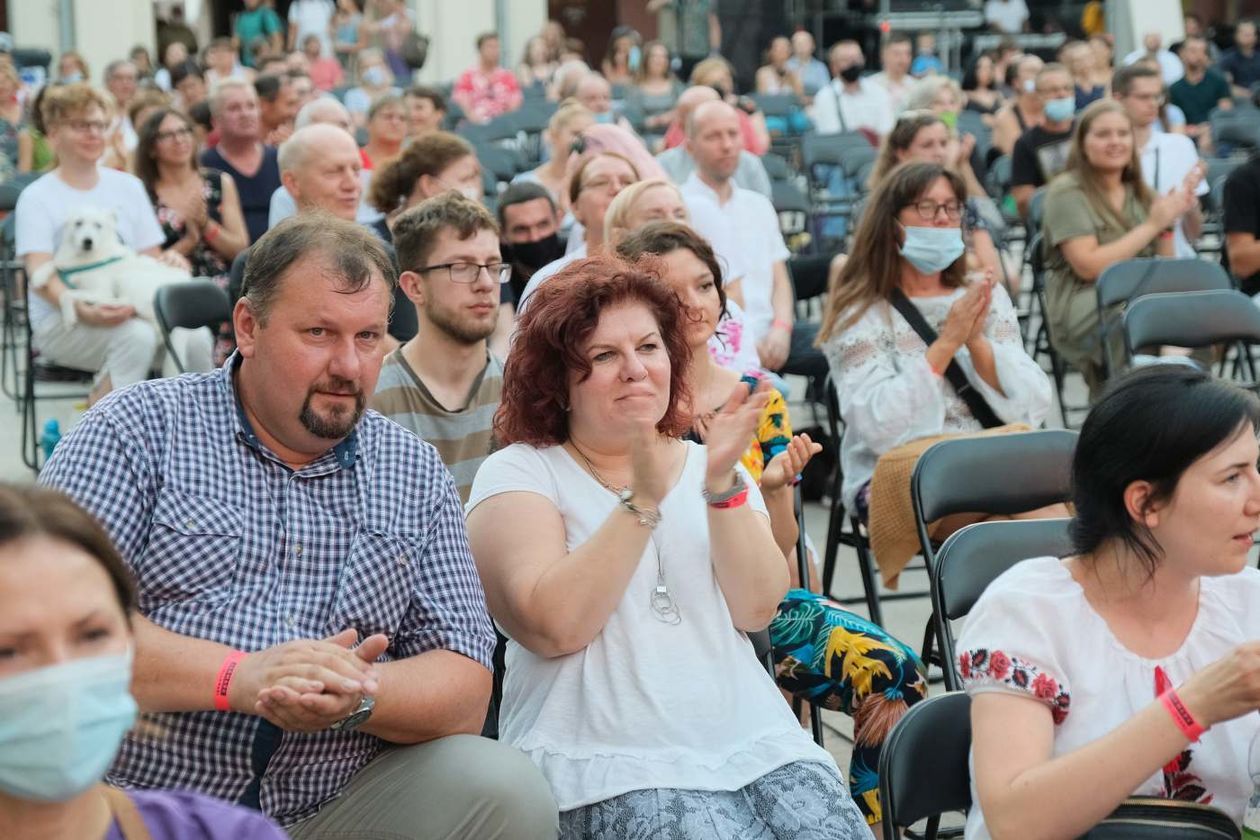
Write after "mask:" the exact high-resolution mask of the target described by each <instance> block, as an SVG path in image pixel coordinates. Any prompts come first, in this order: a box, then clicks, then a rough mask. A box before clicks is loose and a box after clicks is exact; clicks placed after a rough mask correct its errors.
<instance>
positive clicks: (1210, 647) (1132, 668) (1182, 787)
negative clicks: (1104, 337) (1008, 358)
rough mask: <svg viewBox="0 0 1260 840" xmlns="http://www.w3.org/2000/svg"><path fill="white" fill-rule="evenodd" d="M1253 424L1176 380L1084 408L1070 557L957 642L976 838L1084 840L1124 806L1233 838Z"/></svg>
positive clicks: (1253, 670) (1139, 377)
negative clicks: (1185, 808) (1203, 824)
mask: <svg viewBox="0 0 1260 840" xmlns="http://www.w3.org/2000/svg"><path fill="white" fill-rule="evenodd" d="M1258 427H1260V403H1258V402H1257V400H1256V397H1255V396H1254V395H1253V394H1250V393H1248V392H1246V391H1243V390H1242V389H1240V388H1237V387H1235V386H1234V385H1232V384H1228V383H1225V382H1221V381H1219V380H1215V379H1213V378H1212V377H1211V375H1210V374H1207V373H1204V372H1201V371H1198V370H1195V369H1193V368H1190V367H1187V366H1184V365H1152V366H1149V367H1146V368H1140V369H1138V370H1136V371H1133V372H1132V373H1129V374H1127V375H1126V376H1124V377H1123V378H1121V379H1119V380H1118V381H1117V382H1116V383H1115V384H1114V385H1113V386H1112V387H1111V388H1109V389H1108V391H1107V392H1106V393H1105V394H1104V395H1103V397H1102V399H1101V400H1100V401H1099V402H1098V404H1097V405H1095V406H1094V409H1093V410H1092V411H1091V412H1090V414H1089V417H1087V418H1086V420H1085V424H1084V425H1083V426H1082V427H1081V435H1080V440H1079V441H1078V443H1077V445H1076V455H1075V458H1074V460H1073V463H1072V487H1073V491H1072V497H1073V501H1074V503H1075V509H1076V516H1075V518H1074V519H1073V521H1072V526H1071V535H1072V542H1073V552H1072V554H1071V556H1069V557H1067V558H1064V559H1059V558H1057V557H1039V558H1036V559H1032V560H1025V561H1024V562H1022V563H1019V564H1018V565H1016V566H1015V567H1014V568H1012V569H1011V570H1009V571H1008V572H1006V573H1005V574H1003V575H1002V576H1001V577H999V578H998V579H997V580H995V581H994V582H993V583H991V584H989V586H988V588H987V589H986V590H985V592H984V594H983V595H982V596H981V597H980V600H979V601H978V602H977V603H976V605H975V608H974V609H972V611H971V614H970V615H969V616H968V618H967V623H966V626H965V628H964V629H963V632H962V634H961V635H960V637H959V639H958V651H959V653H958V667H959V671H960V673H961V674H962V678H963V683H964V685H965V687H966V690H967V692H968V693H969V694H971V695H972V707H971V721H972V759H973V766H974V773H973V774H972V786H971V790H972V797H971V801H972V803H973V805H972V808H971V812H970V814H969V815H968V819H967V833H966V836H967V837H968V838H969V840H972V839H973V838H988V837H989V836H993V837H1001V836H1016V837H1076V836H1078V835H1080V834H1082V833H1083V832H1085V831H1086V830H1087V829H1089V828H1090V827H1091V826H1093V825H1094V824H1095V823H1097V822H1098V821H1099V820H1101V819H1102V818H1103V817H1105V816H1106V815H1107V814H1108V813H1110V812H1111V811H1113V810H1114V809H1115V808H1116V806H1118V805H1119V804H1120V803H1121V802H1122V801H1123V800H1124V799H1125V798H1127V797H1129V796H1134V795H1137V796H1157V797H1165V798H1168V799H1174V800H1182V801H1188V802H1199V803H1205V804H1206V803H1209V802H1210V803H1211V804H1212V805H1213V806H1214V807H1216V808H1218V809H1220V810H1221V811H1223V812H1225V813H1226V814H1227V815H1228V816H1229V817H1230V818H1232V819H1233V821H1234V822H1235V823H1240V822H1241V821H1242V818H1243V813H1244V810H1245V809H1246V807H1247V800H1248V797H1249V796H1250V795H1251V791H1252V783H1251V775H1250V773H1249V770H1248V760H1247V748H1248V746H1249V745H1250V744H1251V743H1252V740H1253V739H1254V738H1255V737H1256V736H1257V734H1260V716H1257V715H1256V711H1257V710H1258V709H1260V643H1257V641H1256V640H1257V639H1260V611H1257V610H1256V604H1257V603H1260V572H1257V571H1256V570H1255V569H1254V568H1250V567H1249V564H1248V555H1249V553H1250V551H1251V548H1252V538H1253V535H1254V533H1255V530H1256V527H1257V524H1260V474H1258V473H1257V471H1256V463H1257V458H1258V457H1260V448H1258V447H1257V444H1256V435H1257V430H1258ZM1064 803H1070V804H1071V807H1066V808H1065V807H1063V806H1064Z"/></svg>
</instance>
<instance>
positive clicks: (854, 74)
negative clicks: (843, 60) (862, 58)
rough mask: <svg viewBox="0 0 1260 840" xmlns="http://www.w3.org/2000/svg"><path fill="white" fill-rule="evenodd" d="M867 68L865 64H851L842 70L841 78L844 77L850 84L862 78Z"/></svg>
mask: <svg viewBox="0 0 1260 840" xmlns="http://www.w3.org/2000/svg"><path fill="white" fill-rule="evenodd" d="M865 69H866V65H865V64H851V65H849V66H848V67H846V68H844V69H843V70H841V71H840V78H841V79H844V81H845V82H847V83H849V84H853V83H854V82H856V81H857V80H858V79H860V78H862V71H863V70H865Z"/></svg>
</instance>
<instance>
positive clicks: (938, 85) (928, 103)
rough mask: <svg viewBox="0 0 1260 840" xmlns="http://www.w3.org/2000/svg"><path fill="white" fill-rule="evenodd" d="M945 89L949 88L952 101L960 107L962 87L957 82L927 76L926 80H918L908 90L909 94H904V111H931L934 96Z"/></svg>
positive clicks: (942, 77) (947, 77) (947, 78)
mask: <svg viewBox="0 0 1260 840" xmlns="http://www.w3.org/2000/svg"><path fill="white" fill-rule="evenodd" d="M945 88H949V90H950V92H951V93H952V94H953V95H954V101H955V102H957V103H958V104H959V105H960V106H961V105H962V102H963V92H962V87H961V86H960V85H959V84H958V82H955V81H954V80H953V79H951V78H950V77H949V76H928V77H927V78H924V79H919V81H917V82H915V83H914V85H913V86H912V87H911V88H910V91H909V93H907V94H906V107H905V110H907V111H930V110H932V104H933V102H934V101H935V100H936V95H937V94H938V93H940V92H941V91H942V90H944V89H945Z"/></svg>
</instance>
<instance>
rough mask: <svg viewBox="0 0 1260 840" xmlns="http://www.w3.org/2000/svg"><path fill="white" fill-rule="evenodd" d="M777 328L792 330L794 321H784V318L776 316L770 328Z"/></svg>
mask: <svg viewBox="0 0 1260 840" xmlns="http://www.w3.org/2000/svg"><path fill="white" fill-rule="evenodd" d="M776 328H777V329H781V330H787V331H788V332H791V331H792V322H791V321H784V320H783V319H782V318H775V319H774V320H773V321H771V322H770V329H776Z"/></svg>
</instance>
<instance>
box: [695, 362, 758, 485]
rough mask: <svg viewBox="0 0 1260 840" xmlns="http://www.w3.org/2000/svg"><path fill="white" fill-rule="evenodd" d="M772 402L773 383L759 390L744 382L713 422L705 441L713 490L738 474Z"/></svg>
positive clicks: (710, 482) (732, 393)
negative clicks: (768, 404)
mask: <svg viewBox="0 0 1260 840" xmlns="http://www.w3.org/2000/svg"><path fill="white" fill-rule="evenodd" d="M769 401H770V384H769V383H768V382H766V381H765V380H762V381H761V382H759V383H757V387H756V388H755V389H752V390H750V389H749V387H748V385H747V384H746V383H744V382H740V383H739V384H737V385H736V386H735V390H734V391H732V392H731V396H730V399H728V400H727V401H726V405H724V406H722V408H721V409H720V410H719V411H718V413H717V414H716V415H714V417H713V419H712V420H710V421H709V427H708V434H707V436H706V437H705V439H704V446H705V449H706V450H707V451H708V456H709V466H708V470H707V471H706V474H705V486H706V487H709V488H710V489H712V487H713V485H714V484H721V483H724V482H726V481H727V479H728V478H729V477H730V476H731V475H732V474H733V473H734V470H735V465H736V464H737V463H739V459H740V456H742V455H743V454H744V453H745V452H747V451H748V447H749V446H750V445H751V444H752V440H753V437H754V436H755V434H756V432H757V423H759V422H760V421H761V414H762V412H763V411H765V408H766V403H768V402H769Z"/></svg>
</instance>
